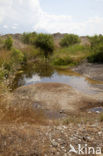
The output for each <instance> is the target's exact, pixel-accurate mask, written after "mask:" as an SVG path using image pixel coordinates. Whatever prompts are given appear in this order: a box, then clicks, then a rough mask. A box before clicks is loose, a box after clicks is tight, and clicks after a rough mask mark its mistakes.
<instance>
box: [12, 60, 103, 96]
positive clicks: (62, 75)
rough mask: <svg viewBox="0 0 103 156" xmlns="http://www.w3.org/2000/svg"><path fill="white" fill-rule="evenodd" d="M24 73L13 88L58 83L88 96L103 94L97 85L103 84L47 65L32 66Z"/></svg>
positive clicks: (16, 79)
mask: <svg viewBox="0 0 103 156" xmlns="http://www.w3.org/2000/svg"><path fill="white" fill-rule="evenodd" d="M22 71H23V72H22V73H18V74H17V76H16V78H15V80H14V82H13V85H12V88H13V89H15V88H18V87H20V86H23V85H30V84H35V83H40V82H43V83H46V82H58V83H65V84H68V85H69V86H71V87H73V88H75V89H77V90H79V91H81V92H84V93H88V94H96V93H98V92H103V90H102V89H99V88H97V87H96V86H97V85H100V86H103V83H101V82H99V81H94V80H91V79H88V78H86V77H83V76H81V75H80V74H78V73H76V72H73V71H71V70H67V69H63V70H60V69H53V68H52V67H51V66H50V65H48V64H47V63H46V64H40V63H39V64H30V65H28V66H26V67H25V68H23V69H22Z"/></svg>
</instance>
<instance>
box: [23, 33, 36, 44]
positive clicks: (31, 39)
mask: <svg viewBox="0 0 103 156" xmlns="http://www.w3.org/2000/svg"><path fill="white" fill-rule="evenodd" d="M35 39H36V33H35V32H33V33H23V35H22V41H23V42H24V43H25V44H34V43H35Z"/></svg>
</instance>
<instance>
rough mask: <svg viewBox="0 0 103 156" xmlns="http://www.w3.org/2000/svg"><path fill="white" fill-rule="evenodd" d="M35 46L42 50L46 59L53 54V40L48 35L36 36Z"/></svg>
mask: <svg viewBox="0 0 103 156" xmlns="http://www.w3.org/2000/svg"><path fill="white" fill-rule="evenodd" d="M35 45H36V47H39V48H40V49H42V50H43V54H44V56H45V58H48V55H49V54H52V53H53V50H54V40H53V37H52V36H51V35H49V34H42V33H41V34H38V35H37V38H36V40H35Z"/></svg>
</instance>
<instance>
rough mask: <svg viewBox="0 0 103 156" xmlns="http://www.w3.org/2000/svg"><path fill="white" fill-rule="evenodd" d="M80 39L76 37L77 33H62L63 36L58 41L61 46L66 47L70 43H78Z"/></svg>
mask: <svg viewBox="0 0 103 156" xmlns="http://www.w3.org/2000/svg"><path fill="white" fill-rule="evenodd" d="M79 42H80V39H79V37H78V35H74V34H66V35H64V37H63V38H62V39H61V41H60V45H61V46H62V47H68V46H70V45H73V44H76V43H79Z"/></svg>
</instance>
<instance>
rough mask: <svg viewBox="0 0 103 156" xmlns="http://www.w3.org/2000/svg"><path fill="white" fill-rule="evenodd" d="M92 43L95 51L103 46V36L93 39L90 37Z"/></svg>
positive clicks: (96, 36) (93, 37)
mask: <svg viewBox="0 0 103 156" xmlns="http://www.w3.org/2000/svg"><path fill="white" fill-rule="evenodd" d="M88 38H89V40H90V43H91V48H92V49H93V50H94V51H95V50H96V49H97V48H98V46H99V44H103V36H102V35H95V36H92V37H88Z"/></svg>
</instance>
